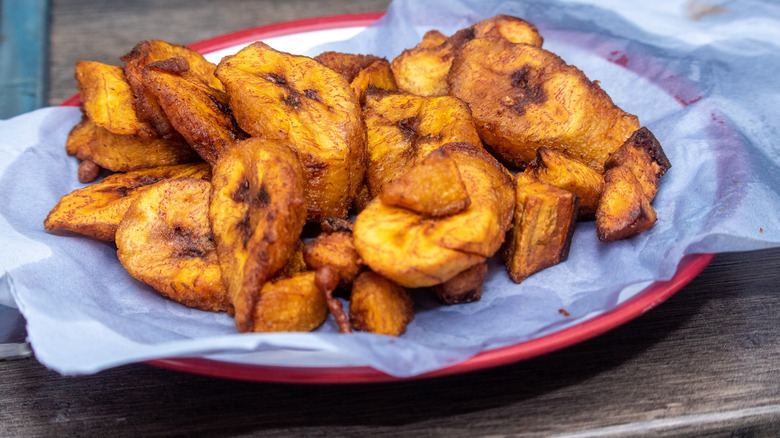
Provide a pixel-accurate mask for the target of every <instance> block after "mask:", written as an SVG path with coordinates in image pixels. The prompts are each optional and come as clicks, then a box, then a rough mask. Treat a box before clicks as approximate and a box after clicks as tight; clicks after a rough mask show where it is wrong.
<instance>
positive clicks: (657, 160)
mask: <svg viewBox="0 0 780 438" xmlns="http://www.w3.org/2000/svg"><path fill="white" fill-rule="evenodd" d="M618 166H625V167H628V168H629V169H630V170H631V172H632V173H633V174H634V176H635V177H636V179H637V180H638V181H639V183H640V184H641V185H642V191H644V192H645V195H647V198H648V199H649V200H650V201H652V200H653V199H654V198H655V195H656V194H657V193H658V184H659V183H660V181H661V176H663V174H665V173H666V171H667V170H669V169H670V168H671V167H672V163H670V162H669V159H668V158H666V154H665V153H664V150H663V148H662V147H661V143H659V142H658V140H657V139H656V138H655V136H654V135H653V133H652V132H650V130H649V129H647V128H646V127H642V128H639V129H637V130H636V131H634V133H633V134H631V137H629V139H628V140H626V142H625V143H623V146H621V147H620V148H619V149H618V150H616V151H615V152H614V153H612V155H610V156H609V159H607V162H606V163H604V168H605V169H606V170H609V169H611V168H613V167H618Z"/></svg>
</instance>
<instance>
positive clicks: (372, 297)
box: [349, 271, 414, 336]
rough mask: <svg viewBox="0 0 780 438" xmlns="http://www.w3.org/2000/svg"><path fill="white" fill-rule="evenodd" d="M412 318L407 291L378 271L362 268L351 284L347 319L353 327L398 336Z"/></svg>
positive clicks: (412, 304) (412, 303)
mask: <svg viewBox="0 0 780 438" xmlns="http://www.w3.org/2000/svg"><path fill="white" fill-rule="evenodd" d="M412 319H414V301H412V297H411V295H410V293H409V291H408V290H407V289H406V288H404V287H401V286H399V285H397V284H395V283H393V282H392V281H390V280H388V279H387V278H384V277H382V276H381V275H379V274H377V273H375V272H371V271H365V272H363V273H361V274H360V275H359V276H358V277H357V278H356V279H355V282H354V283H353V284H352V293H351V295H350V300H349V322H350V324H351V325H352V328H354V329H355V330H360V331H365V332H371V333H376V334H380V335H389V336H401V335H402V334H404V332H405V331H406V327H407V326H408V325H409V323H410V322H412Z"/></svg>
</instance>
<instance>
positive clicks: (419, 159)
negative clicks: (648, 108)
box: [44, 15, 671, 336]
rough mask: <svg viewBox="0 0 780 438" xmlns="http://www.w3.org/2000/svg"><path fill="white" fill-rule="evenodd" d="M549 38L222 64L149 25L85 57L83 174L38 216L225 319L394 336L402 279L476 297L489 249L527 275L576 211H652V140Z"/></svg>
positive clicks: (248, 326)
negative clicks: (113, 249) (103, 58)
mask: <svg viewBox="0 0 780 438" xmlns="http://www.w3.org/2000/svg"><path fill="white" fill-rule="evenodd" d="M542 44H543V38H542V36H541V34H540V33H539V31H538V29H537V28H536V27H535V26H534V25H533V24H531V23H529V22H527V21H525V20H522V19H520V18H517V17H511V16H506V15H498V16H495V17H492V18H489V19H486V20H483V21H480V22H477V23H475V24H474V25H472V26H470V27H467V28H464V29H462V30H460V31H458V32H456V33H455V34H453V35H452V36H449V37H448V36H446V35H444V34H442V33H441V32H439V31H436V30H432V31H429V32H428V33H426V34H425V35H424V36H423V38H422V41H421V42H420V43H419V44H418V45H417V46H415V47H413V48H410V49H408V50H405V51H403V53H401V54H400V55H398V56H397V57H396V58H395V59H392V60H390V61H388V60H387V59H384V58H379V57H377V56H374V55H371V54H350V53H340V52H324V53H321V54H319V55H317V56H315V57H306V56H298V55H292V54H289V53H284V52H280V51H277V50H275V49H273V48H272V47H270V46H268V45H267V44H265V43H263V42H260V41H258V42H255V43H253V44H250V45H248V46H246V47H245V48H243V49H241V50H240V51H239V52H237V53H236V54H234V55H231V56H226V57H224V58H223V59H222V60H221V61H220V62H219V63H218V64H216V65H215V64H212V63H210V62H208V61H207V60H205V59H204V58H203V57H202V56H201V55H200V54H199V53H197V52H196V51H194V50H192V49H190V48H188V47H185V46H180V45H176V44H170V43H167V42H164V41H160V40H149V41H142V42H140V43H138V44H137V45H136V46H135V47H134V48H133V49H132V50H131V51H130V52H129V53H127V54H126V55H124V56H122V57H121V60H122V61H123V62H124V67H118V66H111V65H107V64H101V63H97V62H93V61H80V62H78V63H77V64H76V69H75V74H76V78H77V82H78V88H79V95H80V98H81V103H82V106H81V108H82V112H83V118H82V120H81V122H80V123H78V124H77V125H76V126H75V127H74V128H73V129H72V131H71V133H70V135H69V137H68V140H67V143H66V152H67V154H69V155H72V156H74V157H76V158H78V159H79V160H81V164H80V166H79V175H78V176H79V180H80V181H81V182H83V183H91V184H89V185H87V186H86V187H83V188H80V189H78V190H75V191H74V192H72V193H69V194H67V195H65V196H63V197H62V198H61V199H60V201H59V202H58V203H57V205H56V206H54V208H53V209H52V210H51V212H50V213H49V215H48V216H47V218H46V220H45V221H44V227H45V228H46V229H47V230H52V231H53V230H65V231H70V232H75V233H79V234H83V235H86V236H89V237H91V238H94V239H98V240H103V241H109V242H115V243H116V246H117V257H118V259H119V261H120V262H121V263H122V264H123V265H124V266H125V268H126V269H127V271H128V272H129V273H130V274H131V275H132V276H133V277H135V278H136V279H138V280H139V281H140V282H142V283H144V284H147V285H149V286H150V287H152V288H153V289H155V290H157V291H158V292H159V293H160V294H161V295H163V296H165V297H167V298H170V299H171V300H174V301H176V302H178V303H181V304H183V305H185V306H189V307H193V308H196V309H201V310H206V311H224V312H227V313H228V314H230V315H231V316H232V317H233V318H234V320H235V324H236V329H237V331H239V332H268V331H309V330H313V329H315V328H317V327H319V326H320V325H322V324H323V323H324V322H325V321H327V319H328V314H329V313H330V314H332V315H333V320H334V321H335V322H336V323H337V325H338V330H339V331H340V332H342V333H349V332H351V331H352V330H353V329H354V330H359V331H368V332H372V333H377V334H382V335H390V336H400V335H401V334H403V333H404V332H405V331H406V329H407V326H408V325H409V324H410V322H411V321H412V320H413V318H414V296H415V294H418V293H430V294H433V295H434V296H435V297H436V298H437V299H438V300H440V301H441V303H443V304H445V305H454V304H462V303H468V302H472V301H476V300H479V299H480V298H481V296H482V293H483V292H487V293H489V291H483V283H484V281H485V278H486V277H487V275H488V260H489V259H491V258H492V257H494V256H500V257H501V258H503V260H504V261H505V265H506V270H507V273H508V275H509V278H510V279H511V280H512V281H514V282H516V283H520V282H522V281H523V280H525V279H526V278H528V277H529V276H531V275H533V274H534V273H536V272H538V271H540V270H542V269H546V268H548V267H550V266H553V265H556V264H558V263H561V262H563V261H565V260H566V258H567V257H568V253H569V247H570V244H571V240H572V235H573V232H574V229H575V227H576V224H577V222H578V221H593V222H594V224H595V229H596V234H597V236H598V238H599V239H601V240H602V241H604V242H609V241H614V240H619V239H626V238H630V237H632V236H635V235H637V234H639V233H641V232H643V231H646V230H648V229H649V228H651V227H652V225H653V224H654V223H655V221H656V220H657V214H656V212H655V211H654V210H653V207H652V205H651V203H652V201H653V199H654V198H655V196H656V194H657V193H658V189H659V184H660V179H661V176H662V175H663V174H664V173H665V172H666V171H667V170H668V169H669V168H670V167H671V163H670V162H669V160H668V159H667V157H666V155H665V154H664V152H663V149H662V148H661V145H660V143H659V142H658V140H657V139H656V138H655V136H654V135H653V134H652V133H651V132H650V130H649V129H647V128H646V127H640V124H639V121H638V118H637V117H636V116H635V115H632V114H628V113H626V112H624V111H623V110H622V109H621V108H619V107H618V106H617V105H615V104H614V103H613V102H612V100H611V99H610V97H609V96H608V95H607V93H606V92H604V90H602V89H601V87H600V86H599V83H598V81H591V80H590V79H588V78H587V77H586V76H585V75H584V74H583V73H582V71H580V70H579V69H577V68H576V67H574V66H571V65H568V64H566V63H565V62H564V61H563V60H562V59H561V58H560V57H558V56H557V55H556V54H554V53H552V52H549V51H547V50H545V49H543V48H542ZM101 169H105V171H103V172H102V174H103V175H104V177H103V178H102V180H100V181H98V182H94V183H92V182H93V181H94V180H95V179H97V178H99V176H100V175H101ZM107 173H111V174H109V175H106V174H107ZM344 300H349V303H348V307H347V310H346V311H345V310H344V304H343V301H344Z"/></svg>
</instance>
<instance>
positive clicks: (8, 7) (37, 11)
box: [0, 0, 49, 119]
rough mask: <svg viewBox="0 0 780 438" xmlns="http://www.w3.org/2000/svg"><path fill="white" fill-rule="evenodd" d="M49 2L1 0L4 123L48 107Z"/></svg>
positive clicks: (0, 114)
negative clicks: (11, 118) (16, 116)
mask: <svg viewBox="0 0 780 438" xmlns="http://www.w3.org/2000/svg"><path fill="white" fill-rule="evenodd" d="M48 45H49V0H0V119H7V118H9V117H13V116H15V115H17V114H21V113H24V112H27V111H32V110H34V109H36V108H40V107H42V106H44V105H46V101H47V71H48V64H47V62H48Z"/></svg>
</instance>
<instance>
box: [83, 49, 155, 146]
mask: <svg viewBox="0 0 780 438" xmlns="http://www.w3.org/2000/svg"><path fill="white" fill-rule="evenodd" d="M75 75H76V83H77V85H78V89H79V98H80V99H81V104H82V107H83V108H84V113H85V114H86V115H87V117H89V118H90V119H91V120H92V121H93V122H95V124H97V125H98V126H100V127H101V128H105V129H107V130H108V131H110V132H112V133H114V134H119V135H142V136H146V137H150V136H153V135H154V132H153V131H152V128H151V126H149V125H148V124H146V123H145V122H143V121H142V120H140V119H139V117H138V114H136V110H135V105H134V104H133V101H134V98H133V91H132V89H131V88H130V84H128V82H127V80H126V79H125V76H124V72H123V71H122V68H121V67H117V66H115V65H108V64H102V63H99V62H95V61H79V62H77V63H76V71H75Z"/></svg>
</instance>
